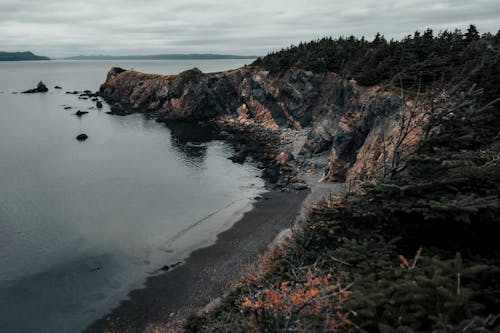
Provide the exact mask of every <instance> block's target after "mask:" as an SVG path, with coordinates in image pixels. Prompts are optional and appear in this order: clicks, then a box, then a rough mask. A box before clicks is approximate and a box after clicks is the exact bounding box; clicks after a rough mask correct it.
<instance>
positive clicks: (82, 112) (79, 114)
mask: <svg viewBox="0 0 500 333" xmlns="http://www.w3.org/2000/svg"><path fill="white" fill-rule="evenodd" d="M87 113H88V112H87V111H81V110H78V111H76V113H75V116H77V117H81V116H83V115H84V114H87Z"/></svg>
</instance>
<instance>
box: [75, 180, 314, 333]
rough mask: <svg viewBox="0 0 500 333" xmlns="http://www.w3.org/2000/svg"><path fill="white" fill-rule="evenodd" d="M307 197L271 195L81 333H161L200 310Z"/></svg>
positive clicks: (302, 193) (240, 271)
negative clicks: (210, 242) (175, 322)
mask: <svg viewBox="0 0 500 333" xmlns="http://www.w3.org/2000/svg"><path fill="white" fill-rule="evenodd" d="M310 193H311V191H310V190H304V191H291V192H281V191H279V190H272V191H270V192H267V193H265V194H263V195H262V200H260V201H258V202H256V203H254V207H253V209H252V210H250V211H248V212H246V213H245V214H244V215H243V217H242V218H241V219H239V220H238V221H237V222H235V224H234V225H233V226H232V227H231V228H230V229H228V230H226V231H224V232H222V233H220V234H218V235H217V241H216V242H215V243H214V244H212V245H210V246H208V247H204V248H201V249H197V250H195V251H193V252H191V253H190V255H189V256H188V257H187V258H186V260H185V261H184V262H183V264H182V265H180V266H178V267H176V268H175V269H172V270H169V271H166V272H164V273H161V274H159V275H155V276H150V277H148V278H147V281H146V282H145V284H144V286H143V287H142V288H140V289H136V290H133V291H131V292H130V293H129V294H128V299H126V300H124V301H122V302H121V303H120V305H119V306H118V307H116V308H115V309H113V310H112V311H111V312H110V313H108V314H107V315H105V316H103V317H102V318H101V319H99V320H97V321H95V322H93V323H92V324H90V326H88V327H87V328H86V329H85V330H84V332H87V333H91V332H92V333H97V332H108V333H111V332H113V333H114V332H116V333H117V332H144V331H155V330H156V329H159V328H161V329H165V328H166V327H167V326H168V325H171V324H172V322H174V321H175V320H179V319H180V318H183V317H184V316H185V315H187V314H188V313H190V312H192V311H195V310H197V309H201V308H203V307H204V306H206V305H207V304H208V303H210V302H211V301H213V300H214V299H216V298H217V297H219V296H220V295H222V294H223V293H224V292H225V291H227V289H228V288H229V287H230V286H231V285H234V284H235V283H236V282H238V281H239V280H240V278H241V277H242V275H245V274H244V272H245V269H246V268H248V267H249V266H250V265H252V264H253V263H255V262H256V261H257V254H259V253H261V252H262V251H263V250H265V249H266V248H267V246H268V245H269V244H270V243H271V242H272V241H273V240H274V239H275V237H276V236H277V235H278V234H279V233H280V232H281V231H282V230H284V229H286V228H287V227H289V226H290V225H291V224H292V223H293V222H294V221H295V219H296V217H297V216H299V212H300V211H301V208H302V204H303V203H304V201H305V200H306V198H307V197H309V195H310Z"/></svg>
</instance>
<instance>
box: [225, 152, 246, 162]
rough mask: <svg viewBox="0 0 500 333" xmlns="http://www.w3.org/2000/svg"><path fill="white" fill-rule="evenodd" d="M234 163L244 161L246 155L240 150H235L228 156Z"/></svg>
mask: <svg viewBox="0 0 500 333" xmlns="http://www.w3.org/2000/svg"><path fill="white" fill-rule="evenodd" d="M229 159H230V160H231V161H233V162H234V163H238V164H243V163H245V159H246V156H245V154H244V153H242V152H237V153H235V154H234V155H233V156H231V157H230V158H229Z"/></svg>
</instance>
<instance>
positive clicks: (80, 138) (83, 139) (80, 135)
mask: <svg viewBox="0 0 500 333" xmlns="http://www.w3.org/2000/svg"><path fill="white" fill-rule="evenodd" d="M88 138H89V136H88V135H87V134H85V133H82V134H78V135H77V136H76V139H77V140H78V141H85V140H87V139H88Z"/></svg>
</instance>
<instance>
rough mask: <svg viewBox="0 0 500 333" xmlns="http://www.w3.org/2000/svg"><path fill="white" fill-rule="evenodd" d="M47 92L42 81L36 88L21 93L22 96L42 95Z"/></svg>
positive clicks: (47, 89)
mask: <svg viewBox="0 0 500 333" xmlns="http://www.w3.org/2000/svg"><path fill="white" fill-rule="evenodd" d="M47 91H49V88H47V86H46V85H45V84H43V82H42V81H40V82H38V85H37V86H36V88H33V89H29V90H26V91H23V92H22V93H23V94H34V93H44V92H47Z"/></svg>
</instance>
